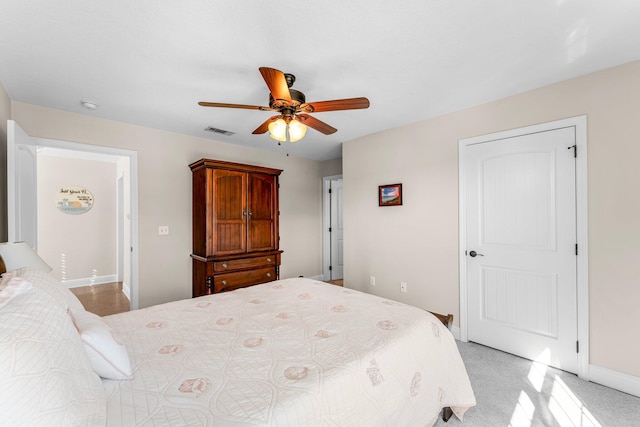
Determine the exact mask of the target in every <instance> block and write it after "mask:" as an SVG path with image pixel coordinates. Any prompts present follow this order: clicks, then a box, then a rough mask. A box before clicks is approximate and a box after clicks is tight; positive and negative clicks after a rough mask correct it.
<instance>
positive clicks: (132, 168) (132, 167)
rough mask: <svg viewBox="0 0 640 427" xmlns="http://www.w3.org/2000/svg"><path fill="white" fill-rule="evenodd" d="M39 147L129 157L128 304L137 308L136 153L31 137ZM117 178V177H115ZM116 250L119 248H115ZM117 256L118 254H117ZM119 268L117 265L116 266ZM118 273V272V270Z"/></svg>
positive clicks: (132, 308)
mask: <svg viewBox="0 0 640 427" xmlns="http://www.w3.org/2000/svg"><path fill="white" fill-rule="evenodd" d="M33 138H34V139H35V140H36V142H37V143H38V146H39V147H50V148H60V149H64V150H72V151H81V152H86V153H93V154H106V155H109V156H119V157H127V158H128V159H129V173H130V175H131V176H130V180H129V185H130V191H129V195H130V200H129V203H130V223H131V229H130V236H131V237H130V240H131V252H130V256H131V268H130V270H131V271H130V273H131V283H130V284H129V290H130V304H131V310H135V309H137V308H138V153H137V152H136V151H131V150H125V149H122V148H114V147H104V146H100V145H90V144H82V143H78V142H70V141H62V140H57V139H48V138H38V137H33ZM116 179H117V177H116ZM117 250H118V251H119V250H121V249H120V248H117ZM117 257H118V255H117ZM118 268H119V266H118ZM118 274H119V272H118Z"/></svg>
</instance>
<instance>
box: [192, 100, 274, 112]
mask: <svg viewBox="0 0 640 427" xmlns="http://www.w3.org/2000/svg"><path fill="white" fill-rule="evenodd" d="M198 105H200V106H202V107H222V108H242V109H243V110H260V111H277V110H274V109H273V108H271V107H262V106H259V105H246V104H225V103H223V102H198Z"/></svg>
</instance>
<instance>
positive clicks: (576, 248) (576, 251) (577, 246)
mask: <svg viewBox="0 0 640 427" xmlns="http://www.w3.org/2000/svg"><path fill="white" fill-rule="evenodd" d="M576 255H578V244H577V243H576Z"/></svg>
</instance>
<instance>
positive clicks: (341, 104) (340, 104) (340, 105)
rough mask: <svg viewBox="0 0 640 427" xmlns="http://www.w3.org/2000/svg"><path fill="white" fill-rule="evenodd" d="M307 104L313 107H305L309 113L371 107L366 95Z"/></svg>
mask: <svg viewBox="0 0 640 427" xmlns="http://www.w3.org/2000/svg"><path fill="white" fill-rule="evenodd" d="M306 105H308V106H310V107H311V109H307V108H304V110H306V111H308V112H309V113H321V112H323V111H338V110H359V109H362V108H369V100H368V99H367V98H364V97H361V98H347V99H335V100H333V101H320V102H310V103H308V104H306ZM301 109H302V108H301Z"/></svg>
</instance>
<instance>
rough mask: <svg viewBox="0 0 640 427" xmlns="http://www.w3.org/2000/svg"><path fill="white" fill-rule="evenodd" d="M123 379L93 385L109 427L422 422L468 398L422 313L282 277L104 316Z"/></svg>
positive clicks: (438, 327) (448, 345)
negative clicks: (124, 367) (129, 371)
mask: <svg viewBox="0 0 640 427" xmlns="http://www.w3.org/2000/svg"><path fill="white" fill-rule="evenodd" d="M104 320H105V321H106V322H107V323H108V324H109V325H110V326H111V327H112V328H113V329H114V331H115V332H116V334H117V336H118V338H119V339H120V340H122V341H123V342H124V344H125V346H126V347H127V350H128V353H129V357H130V360H131V366H132V368H133V376H134V378H133V379H132V380H126V381H115V380H103V382H104V386H105V392H106V395H107V425H109V426H394V427H397V426H429V425H432V424H433V423H434V422H435V420H436V419H437V417H438V414H439V412H440V409H441V408H442V407H446V406H450V407H451V408H452V409H453V411H454V414H455V415H456V416H457V417H459V418H462V417H463V414H464V413H465V411H466V410H467V409H468V408H470V407H471V406H473V405H475V398H474V395H473V391H472V389H471V385H470V383H469V378H468V376H467V373H466V370H465V368H464V365H463V362H462V359H461V358H460V354H459V352H458V350H457V347H456V344H455V341H454V339H453V337H452V335H451V333H450V332H449V330H448V329H447V328H446V327H444V325H443V324H442V323H441V322H440V321H438V320H437V319H436V318H435V317H434V316H433V315H431V314H430V313H428V312H426V311H424V310H421V309H418V308H416V307H412V306H409V305H405V304H401V303H398V302H394V301H390V300H387V299H383V298H379V297H376V296H374V295H369V294H365V293H362V292H358V291H355V290H350V289H344V288H341V287H338V286H333V285H329V284H326V283H323V282H318V281H313V280H309V279H304V278H296V279H285V280H280V281H276V282H270V283H266V284H262V285H257V286H252V287H249V288H243V289H238V290H236V291H233V292H228V293H222V294H215V295H208V296H203V297H199V298H194V299H188V300H182V301H176V302H171V303H168V304H162V305H158V306H153V307H149V308H146V309H142V310H136V311H132V312H128V313H122V314H117V315H113V316H107V317H105V318H104Z"/></svg>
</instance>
